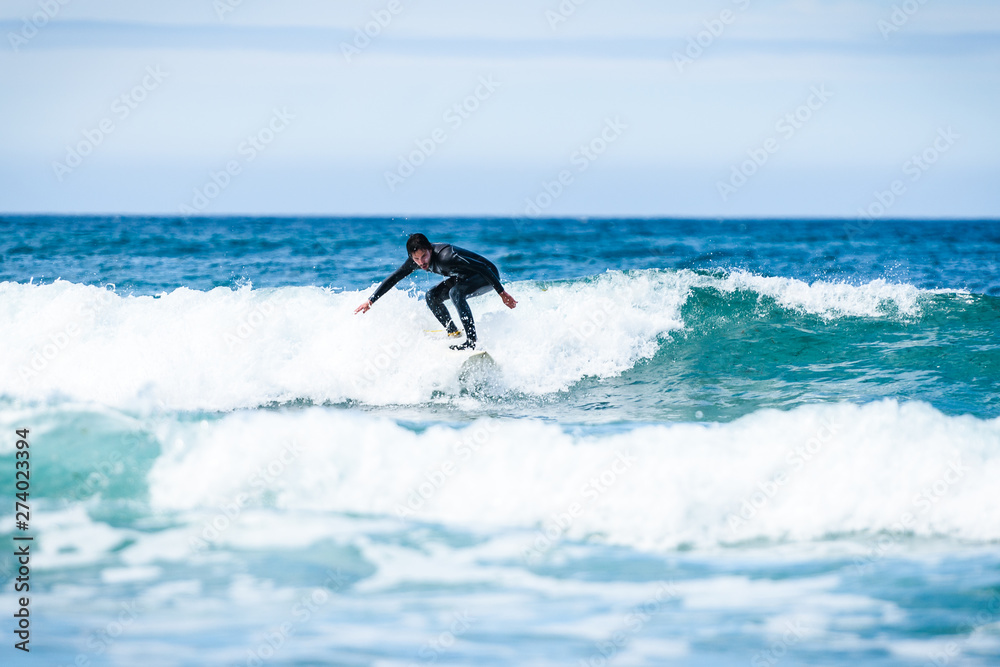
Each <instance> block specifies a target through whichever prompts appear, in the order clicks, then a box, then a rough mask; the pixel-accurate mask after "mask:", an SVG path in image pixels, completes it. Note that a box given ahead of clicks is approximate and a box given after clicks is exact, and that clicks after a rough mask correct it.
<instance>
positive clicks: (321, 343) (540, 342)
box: [0, 270, 922, 410]
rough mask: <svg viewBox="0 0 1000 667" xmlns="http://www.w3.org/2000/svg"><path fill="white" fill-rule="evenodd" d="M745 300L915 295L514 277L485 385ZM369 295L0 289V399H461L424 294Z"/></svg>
mask: <svg viewBox="0 0 1000 667" xmlns="http://www.w3.org/2000/svg"><path fill="white" fill-rule="evenodd" d="M694 288H700V289H706V288H707V289H716V290H719V291H722V292H724V293H726V292H733V291H736V290H750V291H753V292H756V293H758V294H759V295H761V296H762V297H763V296H766V297H770V298H774V299H775V300H776V301H777V303H778V304H779V305H780V306H782V307H786V308H791V309H799V310H804V311H806V312H810V313H817V314H821V315H822V316H824V317H841V316H869V317H884V316H885V315H886V314H887V313H888V312H892V311H895V312H898V313H903V314H905V315H909V316H912V315H915V314H917V313H918V312H919V308H920V305H919V297H920V295H921V293H922V292H921V291H920V290H918V289H916V288H914V287H912V286H909V285H893V284H888V283H885V282H884V281H880V280H876V281H873V282H871V283H868V284H866V285H861V286H850V285H846V284H833V283H825V282H816V283H813V284H807V283H804V282H801V281H798V280H793V279H788V278H767V277H761V276H755V275H752V274H749V273H745V272H733V273H730V274H728V275H725V276H709V275H704V274H697V273H694V272H691V271H678V272H674V271H658V270H648V271H631V272H627V273H623V272H620V271H609V272H607V273H605V274H601V275H598V276H594V277H590V278H586V279H579V280H570V281H560V282H556V283H551V284H547V285H546V284H541V283H530V282H526V283H513V284H511V285H509V290H510V291H511V293H513V294H514V295H515V297H516V298H517V299H518V300H519V304H518V306H517V308H516V309H515V310H513V311H511V310H508V309H507V308H506V307H505V306H504V305H503V304H502V303H501V301H500V300H499V299H498V298H497V297H496V295H494V294H492V293H491V294H488V295H485V296H482V297H479V298H477V299H476V300H474V302H473V306H474V310H475V312H476V319H477V325H478V330H479V333H480V339H481V341H482V343H483V346H484V347H485V348H486V349H488V350H489V351H490V353H491V355H492V356H493V358H494V359H495V360H496V362H497V370H496V371H495V372H494V373H493V374H492V375H491V377H490V378H489V380H490V385H491V386H490V389H491V390H493V391H495V392H497V393H503V392H505V391H514V392H519V393H522V394H538V395H541V394H549V393H552V392H558V391H562V390H566V389H568V388H570V387H571V386H572V385H573V384H574V383H576V382H578V381H579V380H581V379H582V378H584V377H588V376H590V377H602V378H606V377H612V376H615V375H618V374H620V373H622V372H624V371H626V370H628V369H629V368H631V367H633V366H634V365H635V364H636V363H637V362H639V361H640V360H643V359H648V358H650V357H652V356H653V355H654V354H655V353H656V351H657V350H658V349H659V346H660V345H661V337H662V335H663V334H665V333H668V332H671V331H676V330H678V329H680V328H682V327H685V326H691V323H685V322H683V321H682V318H681V309H682V307H683V305H684V303H685V302H686V300H687V299H688V298H689V297H690V295H691V290H692V289H694ZM367 294H368V292H367V291H358V292H334V291H331V290H328V289H323V288H318V287H285V288H280V289H252V288H251V287H250V286H244V287H241V288H239V289H235V290H234V289H229V288H223V287H220V288H216V289H213V290H211V291H208V292H200V291H196V290H190V289H187V288H179V289H177V290H174V291H173V292H170V293H163V294H160V295H157V296H122V295H119V294H117V293H115V292H114V291H113V290H109V289H103V288H99V287H94V286H85V285H78V284H74V283H69V282H65V281H56V282H55V283H52V284H46V285H29V284H18V283H9V282H8V283H2V284H0V346H2V348H3V349H4V351H5V354H4V355H3V356H2V357H0V395H6V396H9V397H15V398H18V399H22V400H28V401H48V400H52V399H54V398H58V399H62V400H65V399H71V400H82V401H96V402H99V403H102V404H104V405H109V406H116V407H128V406H134V405H136V404H137V403H138V404H153V405H155V406H160V407H164V408H167V409H198V410H231V409H237V408H243V407H257V406H260V405H266V404H268V403H272V402H278V403H282V402H288V401H294V400H298V399H305V400H310V401H314V402H317V403H323V402H342V401H346V400H355V401H361V402H364V403H369V404H375V405H384V404H415V403H423V402H427V401H429V400H432V399H433V398H434V397H435V396H437V395H441V394H444V395H456V394H458V393H459V391H460V389H461V388H462V385H461V383H460V377H459V368H460V365H461V363H462V361H463V359H464V357H463V356H462V355H456V354H453V353H451V351H450V350H448V349H447V344H448V342H449V341H445V340H436V339H433V338H430V337H428V336H427V335H425V334H424V330H425V329H435V328H439V327H440V325H439V324H438V323H437V321H436V320H434V318H433V317H432V316H431V314H430V312H429V310H428V309H427V307H426V306H425V304H424V303H422V301H421V300H419V299H418V298H417V296H416V295H414V294H411V293H407V292H405V291H402V290H398V289H397V290H393V291H391V292H389V293H388V294H386V295H385V296H384V297H383V298H382V299H381V300H380V301H379V302H378V303H377V304H376V305H375V307H374V308H372V310H371V311H370V312H369V313H367V314H364V315H354V314H353V311H354V308H355V307H356V306H357V305H358V303H360V302H361V301H363V300H364V298H365V297H366V296H367Z"/></svg>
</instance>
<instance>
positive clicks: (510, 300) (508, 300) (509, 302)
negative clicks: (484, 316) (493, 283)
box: [500, 292, 517, 308]
mask: <svg viewBox="0 0 1000 667" xmlns="http://www.w3.org/2000/svg"><path fill="white" fill-rule="evenodd" d="M500 298H501V299H503V302H504V305H505V306H507V307H508V308H513V307H514V306H516V305H517V301H514V297H512V296H511V295H510V294H507V292H500Z"/></svg>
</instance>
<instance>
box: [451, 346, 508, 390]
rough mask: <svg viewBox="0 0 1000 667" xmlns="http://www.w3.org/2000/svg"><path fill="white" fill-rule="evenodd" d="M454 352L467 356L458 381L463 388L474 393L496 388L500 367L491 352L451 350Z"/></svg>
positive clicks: (460, 369) (459, 370)
mask: <svg viewBox="0 0 1000 667" xmlns="http://www.w3.org/2000/svg"><path fill="white" fill-rule="evenodd" d="M451 352H452V353H453V354H460V355H463V356H465V360H464V361H463V362H462V366H461V368H459V369H458V382H459V384H461V385H462V388H463V389H465V390H466V391H469V392H472V393H484V392H489V391H490V390H491V389H494V388H495V387H496V385H497V378H498V375H499V372H500V368H499V367H498V366H497V362H496V361H494V360H493V357H491V356H490V353H489V352H487V351H485V350H451Z"/></svg>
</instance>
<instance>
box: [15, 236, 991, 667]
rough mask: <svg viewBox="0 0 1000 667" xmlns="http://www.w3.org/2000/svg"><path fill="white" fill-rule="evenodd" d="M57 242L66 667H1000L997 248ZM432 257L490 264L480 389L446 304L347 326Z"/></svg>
mask: <svg viewBox="0 0 1000 667" xmlns="http://www.w3.org/2000/svg"><path fill="white" fill-rule="evenodd" d="M70 222H71V223H72V229H73V230H74V232H73V234H74V235H75V237H76V238H75V239H74V241H79V240H80V239H81V238H84V239H86V240H87V241H88V242H89V243H90V244H91V246H89V247H92V248H94V249H96V252H86V253H83V252H79V251H78V249H77V248H78V247H79V246H77V245H74V244H70V243H66V242H64V241H61V240H60V233H59V231H58V230H59V228H60V226H61V225H65V224H66V223H67V221H66V220H65V219H59V218H48V219H47V218H30V219H18V220H15V221H14V224H16V226H17V229H18V233H17V234H16V235H8V237H7V238H6V240H4V241H2V242H0V251H3V253H4V256H5V258H9V261H7V262H5V264H4V267H3V273H0V344H2V350H3V353H2V355H0V432H2V433H5V434H7V435H8V436H13V434H14V431H15V429H18V428H26V427H28V428H30V429H31V436H30V439H31V456H32V459H31V461H32V486H31V489H32V495H31V503H32V514H33V520H32V526H33V529H34V530H35V531H36V544H35V546H34V547H33V548H34V549H35V552H34V554H33V559H32V567H33V573H32V576H33V577H35V580H34V581H35V582H37V583H34V584H33V587H37V590H38V592H37V593H35V596H36V599H35V601H34V602H33V603H32V604H33V613H34V614H35V615H36V618H35V619H34V623H35V625H36V628H37V630H36V632H37V634H38V636H39V637H44V640H43V639H39V641H38V646H39V649H38V650H39V652H40V653H41V654H42V659H44V660H47V661H48V663H51V664H71V663H73V662H74V661H81V660H86V661H88V662H89V664H123V665H125V664H137V662H138V661H142V662H143V664H226V665H261V664H384V665H393V664H399V665H410V664H431V663H436V662H439V663H442V664H586V665H602V664H691V665H715V664H719V665H728V664H746V663H749V664H752V665H765V664H766V665H776V664H778V663H780V662H782V661H785V662H786V664H831V665H834V664H837V665H839V664H851V663H857V662H862V663H863V664H886V665H888V664H913V665H925V664H944V663H942V661H945V662H946V663H947V664H969V665H988V664H996V661H997V659H998V656H1000V577H998V576H997V572H1000V557H998V555H997V551H996V545H997V543H998V541H1000V506H998V504H997V503H996V502H995V498H996V493H995V486H994V484H995V482H994V480H995V479H997V477H998V476H1000V326H998V324H1000V278H998V268H997V265H996V261H995V260H996V257H997V256H1000V253H998V250H1000V237H998V236H997V233H996V232H995V231H994V229H993V228H992V227H991V226H989V225H988V224H985V223H976V222H966V223H956V222H950V223H948V224H949V227H948V230H949V231H948V233H947V234H942V233H941V231H940V229H939V228H938V227H936V226H934V225H933V224H931V223H913V222H891V221H890V222H886V223H885V224H884V225H882V226H879V227H877V228H875V229H872V230H871V232H870V233H871V237H870V238H860V239H859V238H848V237H847V236H846V235H845V233H844V226H843V223H839V222H823V221H757V222H753V223H747V222H739V221H733V222H719V223H705V222H701V223H695V222H685V221H650V220H632V221H562V222H560V224H559V226H558V227H556V226H553V224H552V223H551V222H546V221H527V222H525V221H520V222H519V223H518V225H517V226H516V227H513V226H503V225H497V224H496V221H492V220H460V221H450V220H422V221H403V220H395V221H389V220H386V221H364V220H346V221H345V220H323V219H306V220H289V221H284V223H283V224H281V225H276V224H273V223H268V222H267V221H261V220H255V219H247V220H232V219H218V220H211V219H209V220H208V221H205V222H203V223H199V225H204V227H202V228H195V227H193V226H192V225H191V223H190V222H187V223H185V222H181V221H172V220H169V219H163V220H155V219H154V220H141V221H140V220H132V221H129V220H127V219H126V220H125V221H124V222H123V221H122V219H118V218H114V219H112V218H107V219H104V218H80V219H73V220H72V221H70ZM140 223H141V225H140ZM532 225H533V226H532ZM922 225H923V226H922ZM140 228H141V229H142V230H144V231H143V232H142V233H138V232H137V231H136V230H137V229H140ZM411 230H412V231H424V232H425V233H427V234H428V236H431V237H432V238H431V240H432V241H433V240H436V239H437V238H441V239H442V240H447V241H451V242H454V243H456V244H458V245H461V246H463V247H468V248H469V249H472V250H475V251H477V252H481V253H482V254H484V255H486V256H487V257H490V258H491V259H493V260H495V261H496V262H497V264H498V265H499V266H500V268H501V276H502V278H503V281H504V285H505V287H506V289H507V290H508V292H510V293H511V294H512V295H513V296H514V297H515V298H516V299H517V300H518V306H517V308H516V309H514V310H509V309H507V308H506V307H505V306H504V305H503V303H502V302H501V301H500V300H499V299H498V298H496V296H495V295H493V294H489V295H486V296H483V297H478V298H476V299H473V300H472V301H471V304H472V307H473V311H474V313H475V316H476V322H477V328H478V331H479V335H480V341H481V343H482V346H483V348H484V349H486V350H487V351H488V352H489V354H490V356H491V357H492V359H493V361H494V363H493V364H469V363H467V361H466V359H467V355H462V354H452V353H451V352H450V351H449V350H447V341H445V340H442V339H441V338H439V337H437V336H435V334H434V333H433V332H432V331H431V332H429V331H428V330H433V329H437V328H439V326H440V325H439V324H438V323H437V321H436V320H435V319H434V318H433V316H432V315H431V314H430V312H429V310H428V309H427V307H426V304H425V303H424V301H423V296H424V294H425V292H426V291H427V289H429V288H430V287H431V286H433V285H434V284H436V282H435V280H434V279H435V276H430V277H425V276H420V275H414V276H413V277H412V278H411V279H408V280H406V281H404V282H403V283H401V284H400V285H399V286H398V287H397V288H396V289H394V290H392V291H390V292H389V293H388V294H386V295H385V296H384V297H383V298H382V299H380V300H379V302H378V304H376V306H375V307H373V308H372V310H371V311H370V312H369V313H367V314H364V315H355V314H354V309H355V308H356V307H357V305H358V304H359V303H361V302H362V301H364V300H365V298H367V296H368V295H369V294H370V293H371V291H372V289H373V287H374V286H375V285H376V284H377V283H378V282H379V281H380V280H381V278H382V277H384V275H387V274H388V272H389V271H391V270H392V269H393V268H395V266H397V265H398V264H399V263H400V262H401V260H402V259H403V251H402V250H401V245H402V242H401V239H402V240H403V241H405V234H406V233H408V232H409V231H411ZM611 233H613V234H615V235H616V237H617V238H619V239H623V241H622V242H620V243H617V244H616V245H615V248H614V250H613V251H609V252H610V254H600V253H598V252H595V250H594V248H595V245H594V244H595V243H596V242H598V241H599V239H600V238H601V237H602V235H605V234H611ZM207 239H211V242H209V241H208V240H207ZM27 247H34V248H38V249H39V255H40V257H39V258H38V259H35V260H30V261H29V259H28V258H27V256H26V254H25V252H24V248H27ZM359 248H360V250H359ZM359 255H363V256H365V258H367V260H366V261H362V260H359ZM595 257H597V258H598V259H596V260H595ZM42 258H44V261H43V259H42ZM235 258H238V262H237V263H236V264H234V262H233V260H234V259H235ZM15 441H16V438H14V437H4V438H0V467H2V468H3V469H4V470H10V471H13V469H14V462H15V460H16V454H17V448H16V447H15ZM0 492H2V493H3V494H4V496H5V497H9V498H13V494H14V484H13V478H12V476H11V475H5V476H4V477H3V482H0ZM0 522H2V523H0V526H2V528H0V533H2V538H3V539H7V540H9V539H10V538H11V537H12V536H13V535H14V528H13V526H14V517H13V513H12V512H10V513H4V514H3V515H2V517H0ZM8 551H9V550H8ZM15 572H16V564H15V562H14V560H13V558H12V557H11V556H10V555H5V556H3V557H2V558H0V577H3V578H4V579H5V580H7V583H5V588H4V592H3V594H2V595H0V604H3V605H5V607H4V609H6V608H12V609H13V605H14V594H13V591H12V587H11V586H10V581H9V580H11V579H13V577H14V574H15ZM123 605H124V607H123ZM130 605H131V606H130ZM126 608H127V609H133V610H135V611H134V614H132V615H129V616H127V618H126V617H125V616H123V613H124V612H123V611H122V610H123V609H126ZM126 620H127V621H128V622H127V623H126ZM163 642H169V643H170V644H171V646H172V648H171V651H170V652H169V654H167V653H164V652H162V651H159V650H158V649H157V647H159V646H161V645H162V644H163ZM151 656H152V657H151ZM158 661H159V662H158ZM48 663H46V664H48ZM25 664H27V663H25Z"/></svg>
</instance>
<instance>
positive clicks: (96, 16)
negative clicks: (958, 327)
mask: <svg viewBox="0 0 1000 667" xmlns="http://www.w3.org/2000/svg"><path fill="white" fill-rule="evenodd" d="M62 1H63V2H65V4H61V3H60V0H0V35H2V36H3V43H2V44H0V87H2V89H3V91H4V100H3V104H0V133H2V134H0V146H2V149H0V212H83V213H86V212H97V213H157V214H170V213H177V212H179V211H180V210H181V209H182V207H184V206H187V207H190V208H188V209H186V210H199V211H202V212H204V213H206V214H229V213H249V214H331V215H342V214H368V215H371V214H388V215H435V214H444V215H455V214H466V215H477V214H486V215H512V214H521V213H524V212H525V210H526V208H527V207H528V204H527V200H529V199H530V200H533V201H534V202H535V203H536V204H537V205H538V206H539V208H538V209H536V210H538V211H542V212H544V213H545V214H547V215H554V216H560V215H594V216H598V215H641V216H670V217H675V216H713V217H714V216H718V217H724V216H725V217H728V216H833V217H842V216H848V217H854V216H856V215H857V211H858V209H859V208H862V207H863V208H870V207H871V206H872V205H873V204H874V203H876V202H877V199H878V196H877V195H876V193H882V192H891V190H892V187H893V184H894V182H897V181H898V183H897V190H898V194H896V195H893V196H892V202H891V205H889V206H887V207H886V209H885V213H884V214H885V215H889V216H893V217H905V216H921V217H928V216H975V217H979V216H988V217H995V216H998V215H1000V187H998V186H997V180H998V176H1000V158H998V155H1000V123H998V122H997V119H998V118H1000V3H996V2H986V1H981V2H979V1H972V0H957V1H949V2H945V1H944V0H925V2H923V3H920V2H919V0H907V2H905V3H904V2H898V1H890V2H881V1H877V2H860V1H852V0H771V1H766V0H736V1H735V2H734V1H733V0H719V1H715V0H713V1H711V2H648V1H632V2H624V1H618V2H612V1H611V0H585V1H582V2H581V4H580V5H579V6H577V5H575V4H573V0H564V2H562V5H563V6H566V7H575V9H574V11H573V13H572V14H571V15H569V16H568V17H566V20H565V21H560V22H558V23H554V24H553V21H552V17H553V14H547V12H558V11H559V7H560V4H561V3H560V0H550V1H548V2H544V1H527V0H508V1H506V2H503V3H476V2H467V1H466V2H460V1H458V0H454V1H448V0H412V1H408V0H397V2H398V5H393V7H394V8H396V9H398V13H396V14H391V13H390V12H389V10H388V8H389V6H390V2H389V0H380V1H376V2H351V3H347V2H320V1H317V0H299V1H291V0H289V1H284V2H267V1H265V0H243V1H242V2H241V3H239V4H238V5H236V6H234V7H233V8H232V11H230V12H225V13H221V15H220V12H219V11H218V10H219V8H220V7H223V6H224V3H227V0H217V1H215V2H213V0H174V1H172V2H165V1H163V2H135V1H134V0H122V1H111V0H105V1H100V0H90V1H84V0H62ZM228 2H229V3H230V4H233V5H235V0H228ZM894 5H895V6H897V7H900V8H902V7H903V6H904V5H905V6H907V7H908V8H909V9H910V10H911V14H909V15H908V14H905V13H899V12H897V13H896V15H895V17H894V16H893V7H894ZM46 7H47V8H48V10H47V11H48V12H49V13H51V14H54V16H53V18H51V19H48V20H47V22H45V23H44V25H41V27H38V28H37V31H35V32H33V31H32V29H31V28H29V27H26V25H25V23H24V20H25V19H29V20H30V19H31V17H32V16H39V12H44V11H46V9H45V8H46ZM54 8H57V9H54ZM914 10H915V11H914ZM724 11H727V12H729V13H728V14H723V12H724ZM372 12H383V13H382V16H383V21H384V17H386V16H391V21H388V22H387V25H385V26H384V27H379V34H378V35H377V36H375V37H374V38H372V39H371V42H370V44H368V45H367V46H366V47H365V48H363V49H359V50H360V53H353V54H352V55H351V57H350V59H348V58H347V57H345V55H344V53H343V52H342V50H343V47H342V44H344V43H348V44H349V43H351V41H352V40H353V39H354V36H355V29H356V28H362V29H363V27H364V26H365V24H366V23H368V22H370V21H372V20H373V19H372ZM900 12H902V9H900ZM894 18H895V24H893V23H892V21H893V19H894ZM880 21H881V22H883V23H881V24H880ZM36 22H37V23H43V21H42V19H41V18H38V19H37V20H36ZM706 22H707V24H706ZM887 26H891V28H892V30H891V32H890V31H889V29H888V28H887ZM713 28H714V30H715V31H716V32H717V33H718V34H715V35H712V34H710V30H711V29H713ZM720 28H721V30H720ZM699 33H702V34H701V35H700V37H701V40H702V42H703V44H704V45H705V46H704V47H703V48H702V53H701V54H700V55H698V57H697V58H696V59H693V60H692V61H689V62H684V63H682V64H681V65H682V66H678V63H677V62H676V61H675V54H678V53H680V54H683V53H684V51H685V49H686V48H687V47H688V45H689V43H690V42H689V40H691V39H697V38H698V37H699ZM692 53H694V54H695V55H697V52H696V51H692ZM150 71H153V72H160V75H159V76H158V78H153V77H151V76H150V75H149V74H148V72H150ZM144 81H145V84H146V88H145V89H142V88H141V86H142V85H143V82H144ZM481 81H487V82H492V83H491V84H490V85H489V86H488V87H486V86H484V84H482V83H481ZM136 86H140V88H139V89H136ZM477 89H478V93H479V97H480V98H482V99H478V100H477V99H474V98H473V99H472V100H470V101H469V102H468V104H469V106H470V108H471V107H476V108H474V110H471V111H466V112H464V117H463V116H460V115H458V114H457V113H456V112H454V111H453V112H451V113H449V109H450V108H452V107H453V106H454V105H455V104H461V103H462V102H463V100H466V98H468V97H469V96H470V95H473V96H475V94H476V92H477ZM132 91H135V92H132ZM811 91H819V93H820V95H819V96H816V94H815V93H814V92H811ZM122 95H125V96H126V99H125V100H124V101H123V100H121V96H122ZM139 98H141V99H139ZM116 100H118V101H117V102H116ZM810 103H811V104H812V106H813V108H812V109H808V104H810ZM129 105H130V106H131V107H134V108H130V106H129ZM803 105H807V106H806V107H803ZM275 110H277V111H278V112H280V113H279V116H278V117H277V118H276V117H275ZM126 111H127V115H126ZM796 111H798V113H799V120H798V121H794V124H793V123H790V122H788V121H784V122H783V121H782V119H783V118H784V117H785V116H786V114H789V113H792V114H794V113H796ZM289 116H290V117H289ZM802 119H804V120H802ZM102 123H103V124H104V127H105V128H109V127H111V128H113V131H112V132H110V133H107V134H105V133H104V132H102V131H100V127H101V125H102ZM609 123H610V125H609ZM269 125H270V128H269ZM609 128H611V129H609ZM949 128H950V130H949ZM602 132H603V133H604V138H603V139H600V137H601V135H602ZM97 133H99V134H97ZM88 135H89V136H90V137H91V139H87V136H88ZM251 135H259V137H260V139H259V141H261V142H263V141H265V140H268V139H272V141H271V142H270V143H267V144H266V145H264V144H263V143H261V144H259V145H261V146H263V149H262V150H257V149H255V148H253V147H252V146H251V144H250V143H245V142H247V138H248V136H251ZM95 137H99V138H100V143H99V144H97V145H94V146H93V147H92V150H91V152H90V154H89V155H86V156H83V157H82V158H81V159H80V161H79V163H78V164H76V165H75V166H74V165H73V164H72V162H73V159H72V158H68V152H67V151H68V148H81V147H80V144H81V142H83V144H84V145H83V146H82V148H81V150H82V151H87V150H88V149H90V147H89V146H88V145H86V144H88V143H97V142H96V141H92V139H94V138H95ZM435 137H436V138H437V141H435V140H434V138H435ZM768 140H772V141H771V142H769V141H768ZM592 141H594V142H595V143H594V147H595V148H594V149H595V151H596V150H599V149H603V153H602V154H600V155H596V154H592V156H593V159H591V158H590V157H587V156H585V155H583V154H582V153H579V152H578V149H579V147H580V146H581V145H585V144H588V143H590V142H592ZM935 141H936V142H937V146H936V147H935ZM418 142H419V143H422V145H423V146H425V147H429V146H433V152H432V153H431V152H430V151H428V150H424V151H423V154H416V155H415V159H414V161H421V162H422V164H420V165H419V166H417V167H416V168H415V169H414V170H413V172H412V174H410V173H409V171H408V169H406V168H404V169H403V170H402V171H397V169H398V168H399V157H400V156H401V155H402V156H407V155H410V154H411V153H412V152H413V151H418V150H420V149H419V148H418ZM428 142H430V143H428ZM768 148H770V149H771V152H768V150H767V149H768ZM925 151H926V152H927V158H928V159H933V164H930V163H926V164H923V165H922V166H920V165H916V163H914V162H908V161H909V160H910V159H911V157H913V156H914V155H917V156H919V155H921V154H924V153H925ZM428 153H429V154H428ZM251 155H252V156H253V159H252V160H251V159H249V158H250V157H251ZM751 155H756V156H757V159H758V161H762V159H763V157H764V156H766V158H767V160H766V162H764V163H763V164H761V165H760V166H757V165H754V164H751V163H747V164H745V165H744V163H745V161H747V160H749V159H751ZM227 163H232V164H230V167H232V168H233V169H232V170H233V171H234V172H236V173H234V174H232V175H222V176H220V175H219V173H220V172H224V171H225V169H226V166H227ZM741 165H742V166H743V167H742V168H743V170H744V172H745V173H746V172H753V173H752V175H750V176H749V177H748V178H746V179H745V180H744V179H743V178H742V177H741V176H739V175H738V176H736V177H735V178H734V177H733V168H734V167H736V168H740V167H741ZM584 167H586V168H585V169H584ZM560 172H565V173H563V178H564V183H562V184H559V183H558V181H559V176H560ZM212 173H215V174H216V177H215V180H216V181H217V182H218V183H219V184H221V185H222V187H219V186H218V185H216V184H215V183H213V181H212V176H211V175H212ZM387 173H395V175H396V176H397V177H400V178H398V179H397V178H390V179H387V177H386V174H387ZM387 180H390V181H393V187H390V186H389V185H388V184H387ZM546 183H548V184H549V185H548V191H549V193H554V194H555V196H551V195H550V194H549V193H547V192H546V185H545V184H546ZM720 183H724V184H726V186H728V187H723V188H720ZM196 192H197V193H200V197H203V198H202V199H199V195H196ZM882 199H883V202H886V201H888V199H887V198H886V195H882ZM872 210H873V211H874V212H876V213H878V207H877V206H876V207H875V208H874V209H872Z"/></svg>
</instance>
